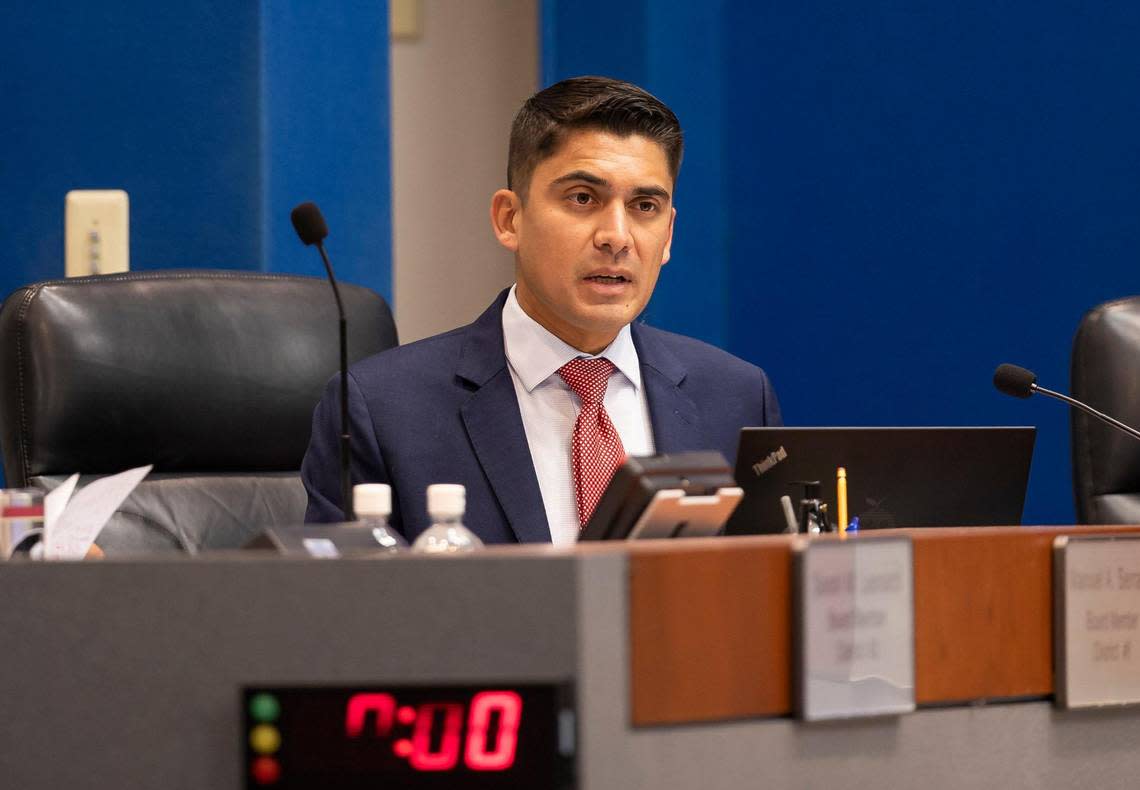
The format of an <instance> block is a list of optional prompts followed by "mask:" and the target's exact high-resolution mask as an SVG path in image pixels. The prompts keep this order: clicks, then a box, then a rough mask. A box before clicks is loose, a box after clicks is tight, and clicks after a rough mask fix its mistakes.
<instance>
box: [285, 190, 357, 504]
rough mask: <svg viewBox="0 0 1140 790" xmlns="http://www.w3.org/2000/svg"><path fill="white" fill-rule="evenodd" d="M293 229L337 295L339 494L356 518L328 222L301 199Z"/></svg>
mask: <svg viewBox="0 0 1140 790" xmlns="http://www.w3.org/2000/svg"><path fill="white" fill-rule="evenodd" d="M289 218H290V219H291V220H292V221H293V230H295V231H297V236H298V238H300V239H301V242H302V243H303V244H304V245H305V246H306V247H310V246H312V245H314V244H315V245H317V250H318V251H319V252H320V253H321V260H322V261H324V264H325V271H326V272H328V275H329V284H330V285H332V290H333V297H335V298H336V311H337V314H338V315H339V316H340V497H341V502H343V503H344V520H345V521H355V520H356V513H355V512H354V510H353V507H352V473H351V463H352V461H351V459H352V455H351V446H352V443H351V439H350V437H349V434H348V323H347V322H346V321H345V318H344V304H343V303H342V302H341V301H340V289H339V288H338V287H337V284H336V275H335V274H333V268H332V264H331V263H329V256H328V254H327V253H326V252H325V245H324V243H323V242H324V240H325V239H326V238H327V237H328V235H329V226H328V225H327V224H325V218H324V216H323V215H322V214H321V210H320V209H319V208H317V204H316V203H301V204H300V205H298V206H296V207H295V208H294V209H293V211H292V212H291V213H290V214H289Z"/></svg>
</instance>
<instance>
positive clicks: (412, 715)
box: [396, 705, 416, 726]
mask: <svg viewBox="0 0 1140 790" xmlns="http://www.w3.org/2000/svg"><path fill="white" fill-rule="evenodd" d="M415 720H416V709H415V708H413V707H412V706H411V705H403V706H401V708H400V709H399V710H398V711H396V721H398V722H400V724H403V725H405V726H407V725H409V724H411V723H412V722H414V721H415Z"/></svg>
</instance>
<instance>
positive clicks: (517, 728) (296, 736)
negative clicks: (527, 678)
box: [241, 683, 577, 790]
mask: <svg viewBox="0 0 1140 790" xmlns="http://www.w3.org/2000/svg"><path fill="white" fill-rule="evenodd" d="M241 703H242V706H243V711H244V722H245V727H244V729H243V739H244V745H243V750H244V753H245V787H246V788H249V789H250V790H253V789H254V788H257V790H262V789H263V788H273V789H274V790H324V788H329V787H336V788H341V789H342V790H353V789H354V788H361V789H363V788H368V790H372V788H378V787H401V788H409V790H414V789H416V788H453V787H464V788H475V789H477V788H488V789H489V788H495V789H496V790H500V789H501V790H510V789H511V788H527V789H528V790H529V789H530V788H536V787H543V788H551V790H568V788H572V787H573V786H574V781H575V778H574V774H575V765H574V763H575V752H576V740H577V733H576V731H575V726H576V725H575V716H574V705H573V694H572V689H571V688H570V686H569V685H568V684H521V685H520V684H511V683H507V684H494V685H465V686H458V685H438V686H436V685H432V686H428V685H422V686H406V685H403V686H373V685H366V686H360V687H343V686H340V687H332V688H326V687H317V686H311V687H305V686H302V687H256V688H246V689H244V690H243V692H242V699H241Z"/></svg>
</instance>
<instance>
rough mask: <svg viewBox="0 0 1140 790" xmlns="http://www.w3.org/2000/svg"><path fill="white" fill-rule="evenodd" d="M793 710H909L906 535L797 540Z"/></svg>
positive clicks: (910, 589) (834, 715)
mask: <svg viewBox="0 0 1140 790" xmlns="http://www.w3.org/2000/svg"><path fill="white" fill-rule="evenodd" d="M795 568H796V579H795V592H796V595H797V596H798V598H797V602H796V608H795V611H794V612H793V615H794V617H795V622H796V636H797V639H796V658H795V661H796V665H795V669H796V681H797V682H796V686H797V688H796V694H795V698H796V699H795V704H796V715H798V716H799V717H800V718H802V719H805V720H807V721H822V720H826V719H848V718H853V717H858V716H884V715H892V714H900V713H909V712H911V711H913V710H914V560H913V551H912V548H911V542H910V538H906V537H898V538H894V537H892V538H873V537H867V536H861V537H856V538H851V539H848V540H845V541H834V540H814V541H802V542H800V543H799V544H798V545H797V547H796V553H795Z"/></svg>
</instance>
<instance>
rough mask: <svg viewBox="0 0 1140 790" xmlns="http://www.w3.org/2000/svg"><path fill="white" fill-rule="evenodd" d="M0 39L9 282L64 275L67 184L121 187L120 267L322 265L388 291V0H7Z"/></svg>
mask: <svg viewBox="0 0 1140 790" xmlns="http://www.w3.org/2000/svg"><path fill="white" fill-rule="evenodd" d="M9 5H10V6H11V7H8V8H5V11H4V31H5V36H4V47H3V48H0V95H2V96H3V97H4V111H3V116H2V123H0V136H2V137H0V143H2V146H0V150H2V151H3V152H4V154H3V156H2V157H0V204H2V205H3V207H4V208H3V210H2V211H0V238H3V239H4V242H5V244H4V253H3V261H4V264H3V266H2V267H0V290H3V292H4V293H7V292H9V291H11V290H13V289H14V288H16V287H18V286H20V285H23V284H25V283H28V282H33V281H36V280H42V279H48V278H53V277H60V276H62V274H63V199H64V194H65V193H66V192H67V191H68V190H69V189H75V188H120V187H121V188H123V189H126V190H127V191H128V192H129V193H130V199H131V267H132V268H133V269H155V268H169V267H186V266H195V267H217V268H236V269H252V270H264V271H282V272H301V273H309V274H314V275H321V274H322V273H323V268H322V267H321V263H320V260H319V258H318V257H317V256H316V254H315V253H314V252H313V251H312V250H306V249H304V248H303V247H302V246H301V244H300V242H298V241H297V240H296V237H295V235H294V234H293V231H292V228H291V227H290V226H289V220H288V213H289V209H290V208H291V207H292V206H293V205H294V204H296V203H298V202H300V201H302V200H316V201H318V202H319V203H320V204H321V206H322V208H323V210H324V213H325V216H326V218H327V220H328V222H329V225H330V228H331V235H330V238H329V242H328V248H329V253H330V255H331V256H332V260H333V263H334V265H335V266H336V267H337V273H338V274H339V275H340V276H341V277H342V278H343V279H345V280H348V281H351V282H357V283H361V284H364V285H368V286H370V287H372V288H375V289H376V290H378V291H379V292H381V293H382V294H384V295H385V296H387V297H390V295H391V219H390V216H391V206H390V203H391V199H390V189H389V180H390V179H389V139H388V138H389V124H388V103H389V102H388V12H387V2H385V0H369V1H368V2H364V1H360V2H345V3H338V4H335V7H334V6H331V5H330V6H326V5H325V4H319V5H318V4H314V3H307V2H301V1H300V0H261V2H260V3H257V2H237V3H234V2H211V1H210V0H186V2H182V3H178V4H174V5H170V4H161V3H158V4H156V3H150V2H142V0H124V1H123V2H118V3H111V4H91V3H84V2H78V0H70V1H68V2H58V3H31V4H9Z"/></svg>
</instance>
